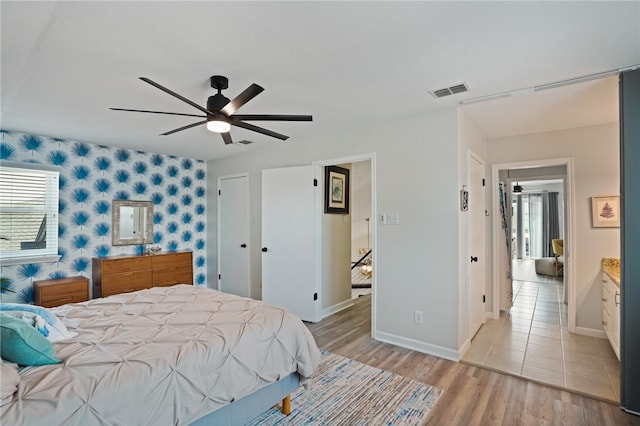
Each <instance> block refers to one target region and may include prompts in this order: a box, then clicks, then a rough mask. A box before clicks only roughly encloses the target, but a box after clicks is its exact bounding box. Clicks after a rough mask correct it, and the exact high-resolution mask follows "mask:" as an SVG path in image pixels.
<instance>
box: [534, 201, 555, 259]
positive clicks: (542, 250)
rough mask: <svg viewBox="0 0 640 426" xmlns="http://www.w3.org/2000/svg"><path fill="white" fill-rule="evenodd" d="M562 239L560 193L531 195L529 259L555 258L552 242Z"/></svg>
mask: <svg viewBox="0 0 640 426" xmlns="http://www.w3.org/2000/svg"><path fill="white" fill-rule="evenodd" d="M556 238H560V216H559V212H558V193H557V192H545V193H542V194H529V250H530V251H529V257H531V258H532V259H539V258H543V257H553V244H552V242H551V241H552V240H553V239H556Z"/></svg>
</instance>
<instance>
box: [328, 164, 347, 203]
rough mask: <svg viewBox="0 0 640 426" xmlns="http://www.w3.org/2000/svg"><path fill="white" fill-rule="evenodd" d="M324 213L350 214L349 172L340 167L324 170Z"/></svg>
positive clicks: (330, 167) (329, 167)
mask: <svg viewBox="0 0 640 426" xmlns="http://www.w3.org/2000/svg"><path fill="white" fill-rule="evenodd" d="M324 212H325V213H335V214H349V170H348V169H344V168H342V167H338V166H326V167H325V168H324Z"/></svg>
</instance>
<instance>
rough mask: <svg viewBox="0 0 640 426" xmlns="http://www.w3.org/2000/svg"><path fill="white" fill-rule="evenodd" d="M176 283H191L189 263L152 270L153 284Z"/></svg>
mask: <svg viewBox="0 0 640 426" xmlns="http://www.w3.org/2000/svg"><path fill="white" fill-rule="evenodd" d="M176 284H193V270H192V268H191V265H183V266H173V267H170V268H162V269H154V270H153V285H154V286H158V287H168V286H172V285H176Z"/></svg>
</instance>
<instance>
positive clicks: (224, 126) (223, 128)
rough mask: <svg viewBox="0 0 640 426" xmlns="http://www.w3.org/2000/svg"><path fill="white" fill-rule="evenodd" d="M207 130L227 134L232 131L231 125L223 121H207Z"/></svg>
mask: <svg viewBox="0 0 640 426" xmlns="http://www.w3.org/2000/svg"><path fill="white" fill-rule="evenodd" d="M207 129H209V130H210V131H212V132H216V133H227V132H228V131H229V130H231V124H229V123H227V122H226V121H222V120H211V121H207Z"/></svg>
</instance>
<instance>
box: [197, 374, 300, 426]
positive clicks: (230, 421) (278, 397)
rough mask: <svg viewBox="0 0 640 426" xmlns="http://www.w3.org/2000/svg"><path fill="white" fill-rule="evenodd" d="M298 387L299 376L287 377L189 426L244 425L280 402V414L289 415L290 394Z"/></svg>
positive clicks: (290, 375)
mask: <svg viewBox="0 0 640 426" xmlns="http://www.w3.org/2000/svg"><path fill="white" fill-rule="evenodd" d="M298 387H300V376H299V375H298V373H291V374H289V375H288V376H286V377H284V378H282V379H280V380H278V381H277V382H275V383H272V384H270V385H268V386H265V387H263V388H261V389H258V390H257V391H255V392H254V393H252V394H251V395H247V396H245V397H244V398H242V399H239V400H237V401H234V402H232V403H231V404H228V405H225V406H224V407H222V408H219V409H217V410H216V411H213V412H211V413H209V414H207V415H205V416H203V417H201V418H199V419H198V420H196V421H195V422H193V423H191V426H213V425H229V426H232V425H244V424H246V423H249V422H250V421H251V420H253V419H255V418H256V417H258V416H259V415H260V414H262V413H264V412H265V411H267V410H268V409H269V408H271V407H273V406H274V405H277V404H278V403H279V402H280V401H282V413H283V414H284V415H289V414H290V413H291V393H293V392H294V391H295V390H296V389H298Z"/></svg>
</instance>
